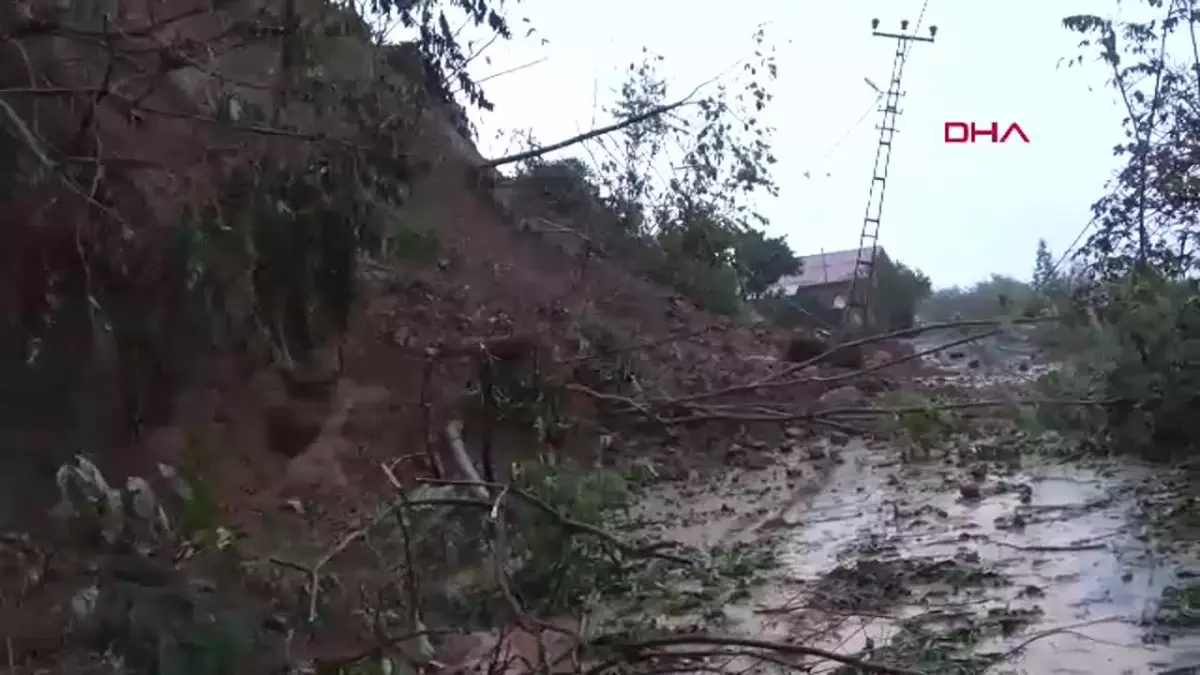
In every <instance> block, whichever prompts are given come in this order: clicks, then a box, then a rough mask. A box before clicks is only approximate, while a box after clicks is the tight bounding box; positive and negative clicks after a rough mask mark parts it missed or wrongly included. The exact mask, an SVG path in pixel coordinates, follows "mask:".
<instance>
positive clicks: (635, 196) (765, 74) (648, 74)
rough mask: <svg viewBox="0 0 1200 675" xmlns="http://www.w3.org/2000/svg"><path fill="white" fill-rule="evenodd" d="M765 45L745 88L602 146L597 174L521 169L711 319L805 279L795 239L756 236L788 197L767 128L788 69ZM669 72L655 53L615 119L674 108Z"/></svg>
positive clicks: (624, 132)
mask: <svg viewBox="0 0 1200 675" xmlns="http://www.w3.org/2000/svg"><path fill="white" fill-rule="evenodd" d="M764 42H765V35H764V33H763V31H762V30H761V29H760V30H759V31H757V32H756V33H755V34H754V43H755V46H756V51H755V54H754V58H753V59H750V60H748V61H747V62H746V63H745V64H744V65H743V66H742V72H741V75H742V76H743V78H744V79H743V81H742V82H739V83H738V86H736V87H735V86H733V85H730V84H725V83H717V84H715V85H713V89H715V91H714V92H713V93H712V94H710V95H707V96H703V97H695V96H694V95H693V98H692V99H691V100H689V101H688V102H687V103H685V104H684V105H681V106H677V107H674V108H671V109H670V110H667V111H666V112H663V113H660V114H655V115H650V116H649V117H647V118H646V119H642V120H640V121H638V122H636V123H633V124H629V125H627V126H625V127H623V128H622V129H621V130H620V131H618V132H617V133H614V134H612V135H609V136H605V137H600V138H597V139H595V140H594V141H593V142H594V143H597V144H600V145H602V146H603V148H602V152H597V153H594V156H596V157H601V158H602V159H600V160H599V161H596V162H595V163H594V165H592V166H588V165H586V164H585V163H583V162H582V161H580V160H577V159H566V160H557V161H553V162H544V161H538V160H535V161H532V162H528V163H526V164H525V165H524V166H522V167H521V169H520V171H521V176H522V178H524V179H525V180H529V181H534V182H536V183H537V184H539V185H540V186H541V187H542V190H543V192H544V194H545V196H546V197H547V199H548V200H549V201H550V202H551V204H552V205H553V207H554V208H555V209H556V210H559V212H560V213H563V214H570V215H581V214H589V215H590V216H591V217H590V218H587V220H590V221H595V220H599V221H601V222H602V223H603V226H602V230H601V231H600V232H591V233H589V234H590V235H591V236H593V237H595V239H596V240H597V242H598V243H600V244H601V245H603V246H605V247H606V248H608V249H610V250H612V251H614V252H617V253H621V254H626V253H628V254H629V255H627V256H626V257H627V258H628V259H629V260H631V261H637V263H640V266H641V267H643V268H644V269H643V271H644V272H645V273H646V274H648V275H649V276H651V277H652V278H654V279H656V280H658V281H660V282H662V283H666V284H669V285H672V286H674V287H675V288H676V289H677V290H679V291H680V292H681V293H683V294H684V295H685V296H687V297H688V298H690V299H691V300H693V301H694V302H696V303H697V304H699V305H701V306H702V307H705V308H707V309H709V310H711V311H715V312H718V313H723V314H734V313H736V312H738V311H739V310H740V309H741V308H742V303H743V300H745V299H753V298H757V297H759V296H761V295H762V294H763V293H764V292H766V290H767V289H768V288H769V287H770V286H771V285H772V284H773V283H774V282H775V281H777V280H778V279H779V277H780V276H782V275H784V274H788V273H791V272H794V271H795V270H796V269H797V260H796V258H795V255H794V254H793V253H792V251H791V250H790V249H789V248H788V247H787V244H786V243H785V242H784V240H783V239H782V238H773V237H768V236H767V235H766V234H764V233H763V232H762V231H761V230H760V229H758V228H757V227H755V225H756V224H757V225H763V224H765V222H766V221H765V219H764V218H763V217H762V216H761V215H760V214H758V213H757V212H756V211H754V210H753V208H752V204H753V202H754V200H755V197H757V196H758V195H759V194H760V193H766V194H769V195H775V194H776V193H777V189H776V187H775V184H774V182H773V180H772V178H771V175H770V167H771V165H773V164H774V163H775V161H776V160H775V158H774V156H772V155H771V153H770V144H769V140H770V135H771V132H772V129H770V128H769V127H767V126H766V125H765V124H764V123H763V122H762V119H761V118H762V114H763V111H764V110H765V109H766V106H767V105H768V103H769V102H770V100H771V95H770V94H769V93H768V91H767V89H766V84H767V83H769V82H773V81H774V79H775V76H776V66H775V61H774V56H773V54H772V53H771V52H770V51H769V50H767V49H766V48H765V46H764ZM663 62H664V59H663V57H661V56H658V55H655V54H652V53H651V52H649V51H648V50H643V58H642V60H641V62H640V63H635V64H631V65H630V66H629V68H628V70H627V72H626V80H625V82H624V83H623V84H622V86H621V88H620V90H619V91H618V98H617V100H616V102H614V103H613V104H612V105H610V106H609V107H608V110H607V112H609V113H610V114H611V115H612V116H613V117H615V118H616V119H617V120H628V119H630V118H634V117H639V116H642V115H645V114H646V113H648V112H650V111H654V110H658V109H662V108H666V107H668V105H669V103H670V102H671V99H670V97H669V96H668V90H669V85H668V82H667V81H666V79H665V78H664V77H663V76H662V75H661V74H660V73H659V68H660V66H661V64H663ZM668 163H669V164H670V165H671V166H667V164H668ZM668 176H669V177H668Z"/></svg>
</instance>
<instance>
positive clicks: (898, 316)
mask: <svg viewBox="0 0 1200 675" xmlns="http://www.w3.org/2000/svg"><path fill="white" fill-rule="evenodd" d="M932 290H933V284H932V283H931V282H930V281H929V277H928V276H926V275H925V273H924V272H922V271H921V270H918V269H915V268H912V267H909V266H907V265H905V264H904V263H902V262H899V261H895V262H893V263H891V264H886V265H879V266H877V270H876V273H875V289H874V291H873V292H872V295H871V305H872V306H873V307H874V314H875V316H877V317H879V321H880V323H881V324H882V326H881V327H882V328H884V329H886V330H898V329H901V328H909V327H911V326H912V325H913V323H914V321H915V320H916V311H917V306H918V305H919V304H920V303H921V302H922V301H923V300H924V299H925V298H927V297H929V295H930V293H931V292H932Z"/></svg>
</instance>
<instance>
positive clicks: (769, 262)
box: [733, 228, 801, 300]
mask: <svg viewBox="0 0 1200 675" xmlns="http://www.w3.org/2000/svg"><path fill="white" fill-rule="evenodd" d="M733 249H734V263H735V265H736V266H737V269H738V272H739V275H740V276H741V279H742V295H743V297H744V298H745V299H747V300H757V299H759V298H761V297H762V296H763V294H764V293H766V292H767V291H768V290H769V289H770V288H771V287H772V286H773V285H774V284H775V282H777V281H779V280H780V279H781V278H782V277H785V276H788V275H793V274H799V273H800V264H801V263H800V259H799V258H798V257H796V254H795V252H793V251H792V249H791V247H789V246H788V244H787V242H786V241H785V240H784V238H783V237H768V236H766V235H765V234H764V233H763V232H761V231H759V230H756V229H753V228H751V229H747V230H745V231H742V232H737V233H736V234H735V235H734V244H733Z"/></svg>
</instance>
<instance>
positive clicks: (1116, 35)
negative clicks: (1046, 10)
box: [1063, 0, 1200, 279]
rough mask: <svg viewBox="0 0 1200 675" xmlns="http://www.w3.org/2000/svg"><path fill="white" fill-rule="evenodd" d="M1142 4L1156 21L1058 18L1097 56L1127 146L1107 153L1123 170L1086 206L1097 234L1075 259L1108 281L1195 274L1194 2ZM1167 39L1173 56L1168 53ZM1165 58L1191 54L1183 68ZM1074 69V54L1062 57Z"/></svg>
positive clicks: (1198, 189)
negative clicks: (1119, 106) (1138, 274)
mask: <svg viewBox="0 0 1200 675" xmlns="http://www.w3.org/2000/svg"><path fill="white" fill-rule="evenodd" d="M1146 5H1147V6H1148V7H1149V8H1150V9H1151V10H1152V11H1153V12H1154V13H1156V14H1159V17H1160V18H1156V19H1153V20H1150V21H1112V20H1109V19H1105V18H1103V17H1100V16H1096V15H1090V14H1081V15H1076V16H1069V17H1066V18H1065V19H1063V25H1064V26H1065V27H1066V28H1068V29H1069V30H1071V31H1074V32H1076V33H1079V34H1080V35H1082V36H1084V38H1085V39H1084V40H1083V41H1082V42H1081V43H1080V46H1081V47H1087V48H1091V49H1094V50H1096V52H1097V55H1098V56H1099V60H1100V61H1101V63H1103V64H1105V65H1106V66H1108V68H1109V70H1110V72H1111V77H1110V78H1109V84H1110V85H1111V86H1112V87H1113V89H1115V91H1116V94H1117V96H1118V99H1119V100H1120V101H1121V102H1122V103H1123V104H1124V107H1125V112H1126V117H1125V119H1124V121H1123V124H1124V132H1125V136H1126V139H1127V140H1126V142H1124V143H1121V144H1118V145H1117V146H1116V147H1115V148H1114V154H1115V155H1117V156H1118V157H1123V158H1125V161H1126V163H1125V166H1124V167H1123V168H1122V169H1121V171H1120V173H1118V175H1117V177H1116V179H1115V180H1114V181H1112V183H1111V186H1110V189H1109V192H1108V194H1106V195H1104V196H1103V197H1101V198H1100V199H1099V200H1097V201H1096V203H1095V204H1094V205H1093V206H1092V210H1093V213H1094V215H1095V225H1096V226H1095V228H1094V230H1093V233H1092V235H1091V236H1090V237H1089V238H1088V240H1087V241H1086V243H1085V244H1084V246H1083V247H1082V251H1081V253H1082V255H1083V256H1084V257H1086V258H1088V259H1089V260H1090V261H1091V262H1092V263H1093V266H1094V267H1095V270H1096V272H1097V273H1098V274H1100V275H1101V276H1103V277H1106V278H1109V279H1117V278H1120V277H1121V276H1122V275H1123V274H1125V273H1127V272H1130V271H1133V270H1146V269H1149V268H1154V269H1156V270H1157V271H1158V272H1161V273H1166V274H1168V275H1170V276H1176V275H1179V274H1182V273H1184V272H1185V271H1186V270H1189V269H1194V268H1195V267H1196V235H1197V233H1198V230H1200V210H1198V209H1197V208H1196V205H1197V204H1198V203H1200V180H1198V179H1197V178H1196V175H1197V173H1196V169H1197V168H1198V165H1200V153H1198V152H1197V151H1196V150H1195V142H1194V141H1195V136H1196V129H1197V128H1200V107H1197V106H1196V92H1197V91H1198V90H1200V52H1197V51H1196V50H1195V43H1196V37H1195V36H1196V33H1197V29H1198V28H1200V26H1198V24H1200V11H1198V7H1197V2H1196V0H1172V1H1171V2H1165V3H1164V2H1163V0H1146ZM1175 41H1178V42H1179V48H1178V49H1172V45H1174V44H1175ZM1168 53H1170V54H1187V55H1191V59H1190V61H1191V62H1190V63H1189V62H1181V61H1180V60H1179V59H1176V58H1168V57H1167V54H1168ZM1082 61H1083V56H1082V55H1079V56H1076V57H1074V58H1072V59H1070V63H1072V64H1077V63H1081V62H1082Z"/></svg>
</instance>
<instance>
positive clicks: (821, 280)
mask: <svg viewBox="0 0 1200 675" xmlns="http://www.w3.org/2000/svg"><path fill="white" fill-rule="evenodd" d="M858 251H859V249H856V248H852V249H848V250H845V251H824V252H821V253H817V254H814V255H806V256H802V257H801V258H800V261H801V264H802V267H801V269H800V274H796V275H790V276H786V277H783V278H781V279H780V280H779V285H780V286H782V287H784V288H790V289H795V288H800V287H804V286H821V285H823V284H833V283H839V282H843V281H849V280H850V279H851V278H852V277H853V276H854V268H855V263H856V262H857V260H858ZM878 256H879V257H880V258H883V257H886V254H885V253H884V251H883V247H880V248H879V249H878Z"/></svg>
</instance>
